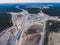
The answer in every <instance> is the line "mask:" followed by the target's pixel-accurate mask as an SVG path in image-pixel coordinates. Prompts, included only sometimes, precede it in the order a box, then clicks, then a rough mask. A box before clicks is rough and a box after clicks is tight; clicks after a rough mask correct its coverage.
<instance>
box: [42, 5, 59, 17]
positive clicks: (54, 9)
mask: <svg viewBox="0 0 60 45" xmlns="http://www.w3.org/2000/svg"><path fill="white" fill-rule="evenodd" d="M43 12H44V13H45V14H48V15H50V16H59V17H60V7H56V6H55V7H50V8H49V9H43Z"/></svg>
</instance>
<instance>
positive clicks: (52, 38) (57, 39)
mask: <svg viewBox="0 0 60 45" xmlns="http://www.w3.org/2000/svg"><path fill="white" fill-rule="evenodd" d="M48 45H60V32H50V34H49V37H48Z"/></svg>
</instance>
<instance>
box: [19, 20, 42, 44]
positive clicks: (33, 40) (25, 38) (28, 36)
mask: <svg viewBox="0 0 60 45" xmlns="http://www.w3.org/2000/svg"><path fill="white" fill-rule="evenodd" d="M31 28H37V30H35V29H31ZM29 29H31V30H29ZM32 30H34V31H32ZM29 31H31V32H29ZM35 31H36V32H35ZM41 32H42V24H40V22H29V21H27V22H26V24H25V27H24V28H23V32H22V36H21V39H20V41H19V45H38V44H39V41H40V37H41Z"/></svg>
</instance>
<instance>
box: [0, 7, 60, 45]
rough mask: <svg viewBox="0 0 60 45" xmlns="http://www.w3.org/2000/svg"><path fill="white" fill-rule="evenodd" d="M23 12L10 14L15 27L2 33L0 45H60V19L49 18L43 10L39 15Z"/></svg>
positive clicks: (55, 17) (0, 34)
mask: <svg viewBox="0 0 60 45" xmlns="http://www.w3.org/2000/svg"><path fill="white" fill-rule="evenodd" d="M16 8H18V9H19V7H18V6H16ZM44 8H48V7H44ZM21 10H23V11H22V12H17V13H15V12H8V14H10V15H11V17H12V18H11V20H12V22H13V26H11V27H9V28H7V29H5V30H4V31H2V32H1V33H0V45H60V18H59V17H57V16H54V17H53V16H49V15H47V14H45V13H43V11H42V10H40V12H39V13H37V14H34V13H32V14H30V13H29V12H28V11H27V10H24V9H21Z"/></svg>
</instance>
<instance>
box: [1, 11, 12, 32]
mask: <svg viewBox="0 0 60 45" xmlns="http://www.w3.org/2000/svg"><path fill="white" fill-rule="evenodd" d="M12 25H13V24H12V21H11V15H10V14H7V13H6V12H0V32H2V31H3V30H4V29H6V28H8V27H10V26H12Z"/></svg>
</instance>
